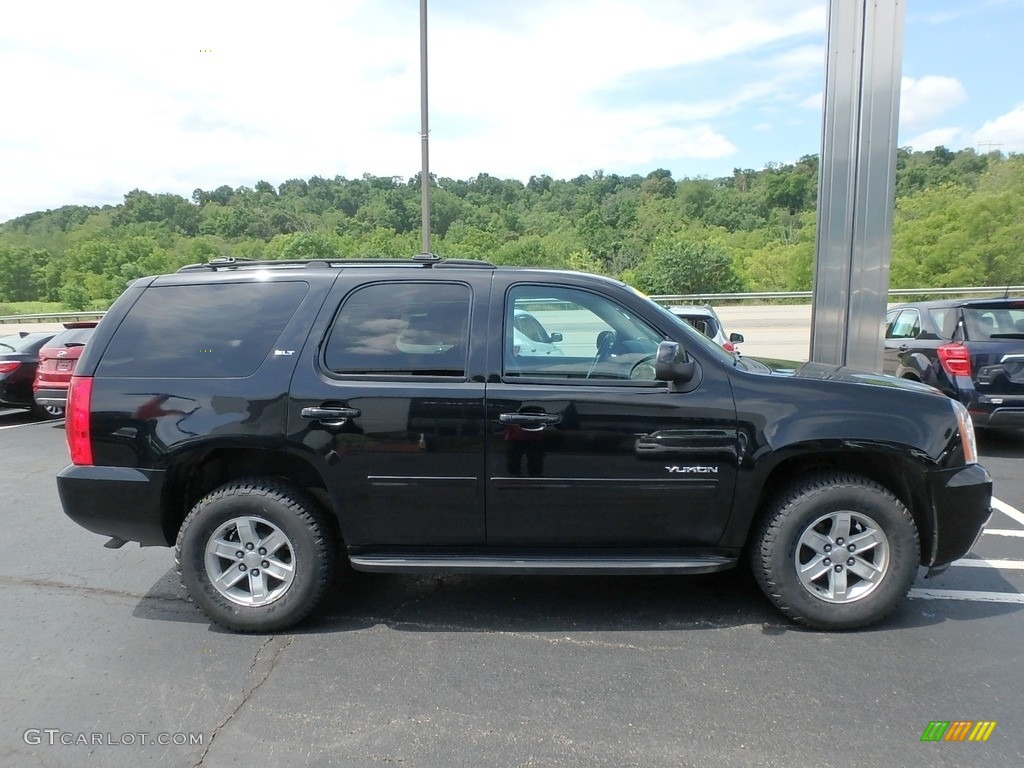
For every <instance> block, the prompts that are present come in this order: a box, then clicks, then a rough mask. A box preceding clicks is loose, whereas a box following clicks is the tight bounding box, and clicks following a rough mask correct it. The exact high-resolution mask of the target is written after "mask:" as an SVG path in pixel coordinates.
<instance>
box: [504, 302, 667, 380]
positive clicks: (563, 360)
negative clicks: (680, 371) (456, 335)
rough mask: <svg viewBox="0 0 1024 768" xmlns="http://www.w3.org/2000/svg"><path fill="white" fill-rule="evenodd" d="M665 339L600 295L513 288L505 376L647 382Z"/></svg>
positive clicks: (507, 319) (508, 312)
mask: <svg viewBox="0 0 1024 768" xmlns="http://www.w3.org/2000/svg"><path fill="white" fill-rule="evenodd" d="M662 338H663V336H662V335H661V334H659V333H658V332H657V331H655V330H654V329H653V328H651V327H650V326H649V325H647V323H646V322H644V321H642V320H640V319H639V318H637V317H636V316H635V315H634V314H633V313H632V312H631V311H629V310H627V309H625V308H624V307H621V306H620V305H618V304H616V303H615V302H613V301H611V300H609V299H608V298H606V297H604V296H600V295H598V294H594V293H590V292H588V291H581V290H577V289H572V288H560V287H553V286H542V285H519V286H515V287H513V288H512V289H511V290H510V291H509V293H508V297H507V300H506V304H505V335H504V375H505V376H506V377H513V378H515V377H531V378H534V377H542V378H545V379H555V380H564V381H569V380H584V381H585V380H609V379H611V380H620V381H628V380H630V379H633V380H636V379H649V378H651V376H650V375H649V374H650V372H651V371H653V368H652V367H651V365H649V364H648V365H642V364H641V363H643V362H646V363H650V360H651V358H652V356H653V355H654V353H655V352H656V351H657V348H658V342H659V341H661V340H662Z"/></svg>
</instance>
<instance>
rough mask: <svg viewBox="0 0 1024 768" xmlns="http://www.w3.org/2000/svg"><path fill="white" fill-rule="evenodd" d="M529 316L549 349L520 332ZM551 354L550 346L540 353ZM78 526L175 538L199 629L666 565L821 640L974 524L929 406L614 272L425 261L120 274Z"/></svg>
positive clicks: (70, 474) (970, 475) (957, 553)
mask: <svg viewBox="0 0 1024 768" xmlns="http://www.w3.org/2000/svg"><path fill="white" fill-rule="evenodd" d="M517 313H528V314H529V315H530V316H532V317H534V318H536V319H537V321H538V322H539V323H541V324H543V326H544V328H545V329H547V330H548V332H549V333H550V338H552V339H555V338H558V341H557V342H555V343H557V346H558V350H559V352H560V354H550V350H548V349H538V350H534V349H533V348H532V347H531V346H530V345H524V344H521V343H516V339H517V334H516V326H515V318H516V316H517ZM549 346H550V345H549ZM67 434H68V442H69V446H70V450H71V458H72V461H73V464H72V465H71V466H69V467H67V468H65V469H64V470H62V471H61V472H60V474H59V477H58V486H59V490H60V495H61V500H62V502H63V505H64V509H65V511H66V512H67V514H68V515H69V516H70V517H71V518H72V519H74V520H75V521H76V522H78V523H79V524H81V525H82V526H84V527H86V528H88V529H89V530H91V531H95V532H97V533H101V534H105V535H107V536H110V537H112V538H111V541H109V542H108V546H119V545H121V544H123V543H125V541H127V540H131V541H137V542H139V543H141V544H143V545H161V546H175V547H176V551H177V562H178V565H179V572H180V576H181V580H182V583H183V584H184V587H185V589H186V590H187V592H188V593H189V595H190V596H191V597H192V599H193V600H194V601H195V602H196V603H198V604H199V606H200V607H201V608H202V609H203V610H204V611H205V612H206V613H207V614H208V615H209V616H210V617H211V618H212V619H213V620H214V621H216V622H218V623H220V624H223V625H225V626H227V627H230V628H232V629H237V630H243V631H273V630H277V629H281V628H284V627H288V626H290V625H292V624H294V623H295V622H297V621H299V620H300V619H302V618H303V617H305V616H306V615H307V614H308V613H309V612H310V611H311V610H312V609H313V607H314V606H315V605H316V603H317V602H318V600H319V599H320V598H321V596H322V594H323V592H324V590H325V587H326V586H327V584H328V583H329V581H330V580H331V578H332V573H333V572H334V571H335V568H336V566H337V565H339V559H343V560H344V561H347V562H348V563H350V564H351V566H352V567H353V568H355V569H357V570H361V571H383V572H408V573H416V572H426V571H429V572H441V573H503V574H507V573H563V574H594V573H602V574H605V573H623V574H670V573H671V574H675V573H679V574H683V573H708V572H713V571H721V570H724V569H727V568H732V567H734V566H736V565H737V564H738V563H739V562H740V560H741V558H747V559H748V560H749V562H750V563H751V565H752V567H753V571H754V574H755V576H756V578H757V580H758V582H759V583H760V585H761V587H762V588H763V589H764V591H765V593H766V594H767V595H768V597H769V598H770V599H771V600H772V601H773V602H774V603H775V604H776V605H777V606H778V607H779V608H780V609H781V610H782V611H783V612H785V613H786V614H787V615H789V616H790V617H792V618H793V619H794V620H796V621H798V622H801V623H804V624H807V625H810V626H813V627H819V628H830V629H842V628H851V627H859V626H863V625H866V624H869V623H871V622H874V621H877V620H879V619H880V618H882V617H883V616H885V615H886V614H887V613H888V612H889V611H891V610H892V609H893V608H894V607H895V606H896V605H897V604H898V603H899V602H900V600H901V599H902V598H903V597H904V596H905V595H906V593H907V591H908V590H909V588H910V585H911V582H912V581H913V579H914V577H915V574H916V572H917V567H918V565H924V566H927V567H929V568H931V569H933V570H934V569H941V568H942V567H943V566H945V565H946V564H948V563H950V562H951V561H953V560H955V559H957V558H959V557H961V556H963V555H964V554H965V553H966V552H967V551H968V550H969V549H970V547H971V546H972V544H973V543H974V541H975V540H976V538H977V537H978V535H979V533H980V531H981V528H982V526H983V524H984V522H985V520H986V519H987V518H988V516H989V513H990V502H991V489H992V484H991V478H990V477H989V475H988V473H987V472H986V471H985V470H984V469H983V468H982V467H980V466H979V465H978V464H977V463H976V457H975V446H974V433H973V428H972V425H971V421H970V417H969V415H968V413H967V410H966V409H965V408H964V407H963V406H962V405H960V404H959V403H957V402H955V401H952V400H949V399H948V398H945V397H943V396H941V395H940V394H939V393H938V392H936V391H935V390H934V389H932V388H930V387H925V386H922V385H920V384H913V383H910V382H904V381H900V380H899V379H895V378H891V377H885V376H881V375H878V374H870V373H863V372H858V371H850V370H845V369H841V368H836V367H834V366H826V365H820V364H807V365H804V366H802V367H800V368H799V370H795V371H794V370H789V371H787V372H783V373H777V372H773V371H771V370H770V369H769V368H768V367H766V366H765V365H764V364H762V363H760V362H758V361H756V360H754V359H748V358H737V356H736V355H733V354H730V353H728V352H726V351H725V350H723V349H722V348H721V347H719V346H718V345H717V344H715V343H714V342H712V341H711V340H709V339H707V338H705V337H704V336H702V335H701V334H700V333H698V332H697V331H696V330H694V329H693V328H692V327H690V326H689V325H688V324H687V323H686V322H685V321H683V320H681V319H679V318H677V317H675V316H674V315H673V314H672V313H671V312H669V311H668V310H666V309H664V308H662V307H659V306H658V305H656V304H654V303H653V302H651V301H649V300H648V299H646V298H644V297H643V296H641V295H640V294H639V293H637V292H636V291H634V290H632V289H631V288H629V287H628V286H626V285H624V284H623V283H620V282H617V281H614V280H610V279H607V278H602V277H596V276H593V275H584V274H579V273H573V272H563V271H552V270H541V269H519V268H499V267H495V266H493V265H491V264H487V263H485V262H470V261H460V260H441V259H438V258H437V257H434V256H430V255H420V256H418V257H414V258H413V259H409V260H406V261H402V262H388V261H380V260H377V261H372V262H359V261H346V260H338V261H309V262H305V261H303V262H241V261H234V260H217V261H214V262H211V263H209V264H205V265H194V266H191V267H186V268H184V269H182V270H181V271H179V272H178V273H177V274H173V275H164V276H159V277H148V278H143V279H141V280H138V281H136V282H135V283H134V284H132V285H131V286H130V287H129V288H128V290H127V291H126V292H125V293H124V295H122V296H121V297H120V298H119V299H118V300H117V301H116V302H115V303H114V305H113V306H112V307H111V309H110V311H109V312H108V313H107V314H106V316H105V317H104V319H103V320H102V321H101V322H100V324H99V326H98V327H97V329H96V332H95V335H94V336H93V339H92V340H91V342H90V344H89V346H87V347H86V349H85V352H84V353H83V355H82V358H81V361H80V362H79V364H78V367H77V369H76V371H75V376H74V378H73V380H72V385H71V393H70V397H69V403H68V418H67Z"/></svg>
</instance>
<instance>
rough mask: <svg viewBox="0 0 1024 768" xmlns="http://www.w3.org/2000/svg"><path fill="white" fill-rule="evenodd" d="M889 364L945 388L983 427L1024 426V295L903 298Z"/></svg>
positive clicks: (888, 334)
mask: <svg viewBox="0 0 1024 768" xmlns="http://www.w3.org/2000/svg"><path fill="white" fill-rule="evenodd" d="M882 370H883V371H884V372H885V373H890V374H893V375H895V376H899V377H900V378H904V379H911V380H913V381H921V382H924V383H925V384H930V385H931V386H933V387H936V388H937V389H940V390H942V392H944V393H945V394H947V395H949V396H950V397H952V398H954V399H956V400H959V401H960V402H961V403H963V404H964V405H966V406H967V409H968V410H969V411H970V413H971V417H972V418H973V420H974V423H975V424H977V425H978V426H979V427H1024V299H1019V298H1018V299H1011V298H1006V299H976V300H966V299H954V300H944V301H920V302H912V303H908V304H899V305H897V306H895V307H893V308H892V309H890V310H889V312H888V314H887V315H886V321H885V361H884V363H883V368H882Z"/></svg>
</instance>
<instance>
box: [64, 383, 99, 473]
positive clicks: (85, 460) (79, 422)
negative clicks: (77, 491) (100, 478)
mask: <svg viewBox="0 0 1024 768" xmlns="http://www.w3.org/2000/svg"><path fill="white" fill-rule="evenodd" d="M91 404H92V377H90V376H72V377H71V386H70V387H68V405H67V420H66V421H65V423H64V429H65V434H66V435H67V440H68V450H69V451H70V452H71V463H72V464H78V465H79V466H89V465H91V464H92V435H91V434H90V431H89V409H90V406H91Z"/></svg>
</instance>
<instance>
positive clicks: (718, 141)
mask: <svg viewBox="0 0 1024 768" xmlns="http://www.w3.org/2000/svg"><path fill="white" fill-rule="evenodd" d="M851 1H852V0H851ZM827 5H828V2H827V0H772V2H763V0H716V1H715V2H707V0H515V1H514V2H494V0H428V73H429V115H430V118H429V123H430V133H429V150H430V171H431V173H432V174H435V175H436V176H438V177H441V178H445V177H447V178H454V179H470V178H473V177H475V176H477V175H478V174H480V173H488V174H490V175H492V176H497V177H500V178H516V179H520V180H522V181H524V182H525V181H527V180H529V178H530V177H531V176H534V175H541V174H547V175H549V176H552V177H554V178H558V179H571V178H574V177H576V176H579V175H581V174H593V173H594V172H595V171H603V172H604V173H606V174H611V173H617V174H622V175H630V174H634V173H638V174H641V175H647V174H648V173H649V172H651V171H653V170H655V169H658V168H663V169H667V170H669V171H671V172H672V175H673V177H674V178H676V179H682V178H686V177H690V178H694V177H707V178H715V177H719V176H728V175H731V173H732V171H733V169H734V168H753V169H761V168H764V167H765V166H766V165H768V164H771V163H792V162H794V161H796V160H798V159H799V158H800V157H802V156H804V155H809V154H817V153H818V152H819V151H820V146H821V119H822V117H821V103H822V90H823V84H824V73H825V69H824V65H825V27H826V12H827ZM419 6H420V4H419V0H290V1H289V2H281V1H280V0H276V2H267V1H266V0H245V1H244V2H238V1H236V0H175V2H174V3H166V2H165V3H149V2H139V0H131V1H130V2H120V1H119V0H91V1H90V2H87V1H86V0H48V2H45V3H28V2H21V3H7V4H5V5H4V7H3V9H2V10H0V99H2V101H0V103H2V107H0V222H3V221H6V220H9V219H11V218H14V217H16V216H19V215H22V214H25V213H29V212H32V211H38V210H46V209H49V208H58V207H60V206H62V205H69V204H79V205H105V204H111V205H116V204H118V203H120V202H121V201H122V200H123V198H124V195H125V193H126V192H129V191H131V190H133V189H143V190H146V191H149V192H153V193H158V192H171V193H175V194H179V195H182V196H183V197H185V198H189V197H191V195H192V192H193V190H195V189H196V188H202V189H214V188H216V187H219V186H221V185H223V184H227V185H230V186H232V187H238V186H242V185H245V186H250V187H252V186H255V184H256V182H258V181H261V180H264V181H268V182H270V183H271V184H273V185H275V186H277V185H280V184H281V183H282V182H284V181H286V180H288V179H293V178H303V179H308V178H309V177H311V176H322V177H325V178H333V177H335V176H344V177H346V178H359V177H361V176H362V175H363V174H371V175H374V176H398V177H402V178H403V179H405V178H410V177H413V176H415V175H416V174H417V173H418V172H419V171H420V168H421V146H422V142H421V137H420V65H419V62H420V47H419V42H420V27H419V23H420V21H419ZM904 7H905V9H906V15H905V18H906V22H905V30H904V33H905V36H904V43H903V72H902V88H901V100H900V131H899V144H900V146H911V147H913V148H914V149H916V150H924V149H931V148H933V147H935V146H936V145H939V144H941V145H944V146H946V147H948V148H950V149H962V148H965V147H971V148H974V149H975V150H977V151H980V152H989V151H994V150H998V151H1001V152H1004V153H1008V152H1024V78H1022V77H1021V74H1022V71H1024V64H1022V57H1021V44H1020V37H1021V35H1022V33H1024V0H970V2H965V0H905V3H904Z"/></svg>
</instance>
